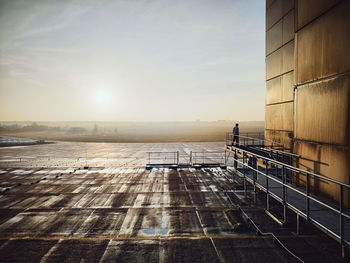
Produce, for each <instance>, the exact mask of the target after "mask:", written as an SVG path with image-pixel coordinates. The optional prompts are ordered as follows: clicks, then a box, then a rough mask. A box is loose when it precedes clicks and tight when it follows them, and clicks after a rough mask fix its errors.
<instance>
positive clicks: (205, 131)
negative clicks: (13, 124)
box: [0, 122, 264, 142]
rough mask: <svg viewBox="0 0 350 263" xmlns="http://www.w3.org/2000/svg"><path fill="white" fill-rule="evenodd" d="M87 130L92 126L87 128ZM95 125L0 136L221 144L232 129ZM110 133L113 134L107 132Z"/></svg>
mask: <svg viewBox="0 0 350 263" xmlns="http://www.w3.org/2000/svg"><path fill="white" fill-rule="evenodd" d="M90 126H91V127H93V126H92V124H91V125H90ZM106 127H107V128H105V127H104V126H103V125H101V124H100V125H99V129H100V131H99V132H95V133H94V132H93V131H92V128H91V129H90V130H89V129H87V128H85V129H86V132H84V133H79V134H74V133H71V132H69V130H68V131H67V129H61V130H60V131H57V130H45V131H22V130H14V131H6V130H5V131H3V130H2V131H0V136H1V135H2V136H13V137H20V138H30V139H36V140H52V141H77V142H208V141H214V142H215V141H224V140H225V138H226V137H225V136H226V132H230V131H231V130H232V124H231V122H230V123H228V122H199V123H196V122H193V123H192V122H191V123H156V124H155V123H149V124H148V123H136V124H135V123H130V124H129V125H127V124H123V125H119V126H116V127H117V128H114V126H113V127H112V126H106ZM111 131H113V132H111ZM240 132H241V133H247V132H264V125H263V123H258V124H256V125H252V124H250V123H248V124H246V125H245V123H242V124H241V127H240Z"/></svg>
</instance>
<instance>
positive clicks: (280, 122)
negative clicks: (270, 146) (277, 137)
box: [265, 102, 293, 131]
mask: <svg viewBox="0 0 350 263" xmlns="http://www.w3.org/2000/svg"><path fill="white" fill-rule="evenodd" d="M265 128H266V129H270V130H283V131H293V102H287V103H281V104H273V105H266V107H265Z"/></svg>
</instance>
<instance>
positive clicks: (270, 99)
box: [266, 76, 282, 104]
mask: <svg viewBox="0 0 350 263" xmlns="http://www.w3.org/2000/svg"><path fill="white" fill-rule="evenodd" d="M281 98H282V76H280V77H277V78H274V79H271V80H268V81H266V104H272V103H278V102H281Z"/></svg>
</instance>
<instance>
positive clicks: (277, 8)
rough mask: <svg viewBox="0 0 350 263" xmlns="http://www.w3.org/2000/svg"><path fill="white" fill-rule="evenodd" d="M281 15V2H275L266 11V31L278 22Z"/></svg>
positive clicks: (278, 0) (279, 0)
mask: <svg viewBox="0 0 350 263" xmlns="http://www.w3.org/2000/svg"><path fill="white" fill-rule="evenodd" d="M282 15H283V10H282V0H276V1H275V2H273V3H272V4H271V5H270V6H269V8H268V9H267V10H266V30H268V29H269V28H271V27H272V26H273V25H274V24H275V23H276V22H277V21H278V20H280V19H281V18H282Z"/></svg>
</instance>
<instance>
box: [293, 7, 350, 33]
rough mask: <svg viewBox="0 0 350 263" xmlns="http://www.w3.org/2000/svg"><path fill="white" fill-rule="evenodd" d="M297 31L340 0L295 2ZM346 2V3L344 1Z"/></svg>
mask: <svg viewBox="0 0 350 263" xmlns="http://www.w3.org/2000/svg"><path fill="white" fill-rule="evenodd" d="M297 1H298V2H297V14H298V15H297V21H298V29H300V28H302V27H303V26H304V25H306V24H307V23H309V22H311V21H312V20H314V19H315V18H317V17H318V16H320V15H321V14H322V13H324V12H325V11H327V10H328V9H329V8H331V7H332V6H334V5H335V4H337V3H339V2H340V1H341V0H297ZM344 2H346V1H344Z"/></svg>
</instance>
